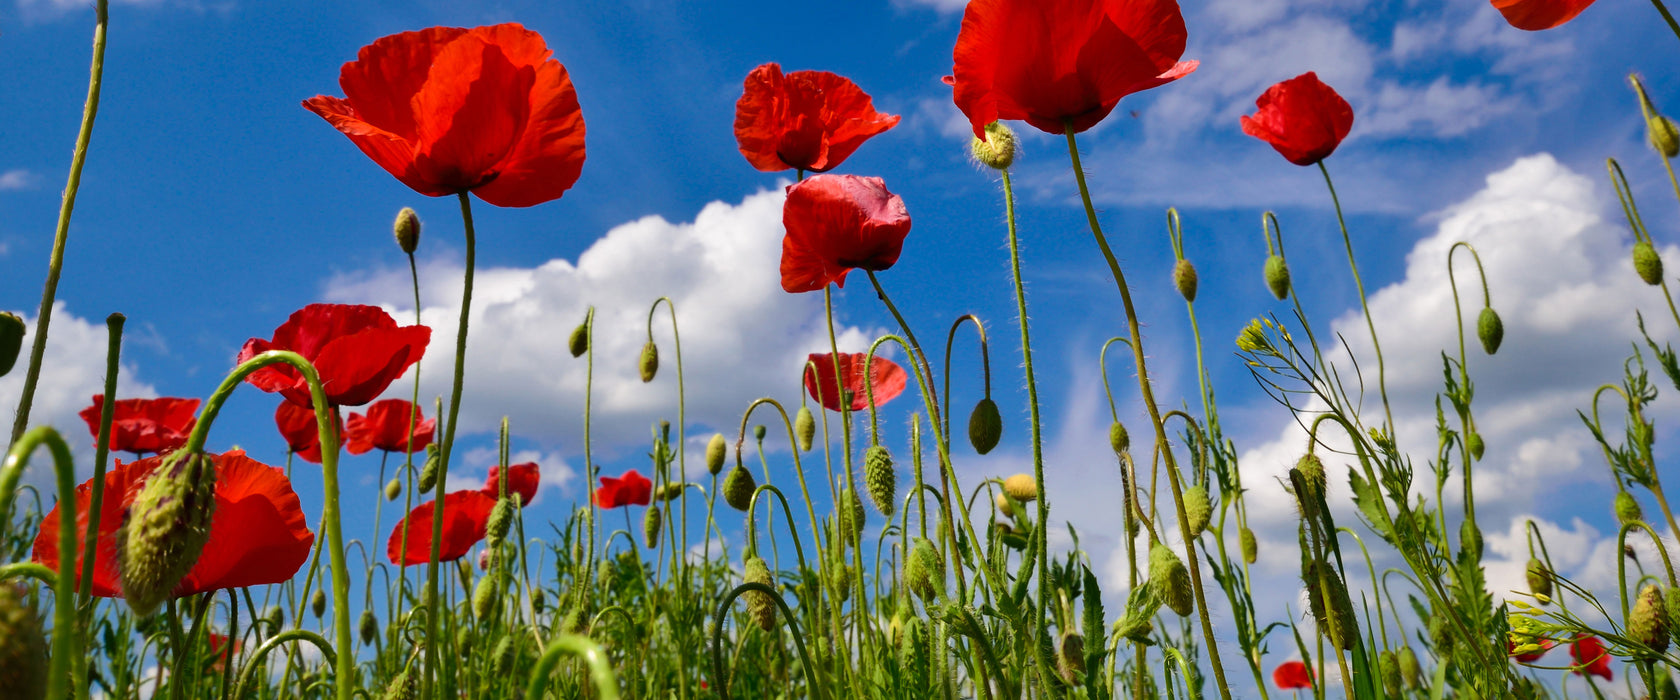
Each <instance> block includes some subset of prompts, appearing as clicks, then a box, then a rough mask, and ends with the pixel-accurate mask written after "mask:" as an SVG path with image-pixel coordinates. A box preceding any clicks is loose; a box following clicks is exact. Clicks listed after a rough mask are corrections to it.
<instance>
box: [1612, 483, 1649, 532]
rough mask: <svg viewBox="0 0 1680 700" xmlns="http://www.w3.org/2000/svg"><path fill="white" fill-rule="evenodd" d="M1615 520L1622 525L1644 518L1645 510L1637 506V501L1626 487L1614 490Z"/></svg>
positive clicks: (1640, 520)
mask: <svg viewBox="0 0 1680 700" xmlns="http://www.w3.org/2000/svg"><path fill="white" fill-rule="evenodd" d="M1615 506H1616V522H1619V523H1621V524H1623V525H1627V524H1628V523H1637V522H1642V521H1644V520H1645V511H1644V510H1643V509H1641V508H1640V507H1639V501H1638V500H1637V499H1635V498H1634V497H1633V494H1631V493H1628V492H1627V490H1626V489H1623V490H1621V491H1617V492H1616V504H1615Z"/></svg>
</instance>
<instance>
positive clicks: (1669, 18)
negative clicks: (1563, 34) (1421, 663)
mask: <svg viewBox="0 0 1680 700" xmlns="http://www.w3.org/2000/svg"><path fill="white" fill-rule="evenodd" d="M1651 4H1652V5H1655V6H1656V8H1657V12H1661V13H1662V18H1663V21H1664V22H1667V23H1668V30H1669V31H1671V32H1674V36H1675V37H1677V38H1680V23H1676V22H1675V21H1674V15H1672V14H1669V12H1668V6H1667V5H1664V4H1663V2H1662V0H1651ZM1595 690H1596V688H1595Z"/></svg>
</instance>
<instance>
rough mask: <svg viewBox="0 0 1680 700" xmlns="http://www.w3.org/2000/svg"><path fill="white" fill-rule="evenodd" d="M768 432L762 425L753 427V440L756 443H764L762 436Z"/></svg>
mask: <svg viewBox="0 0 1680 700" xmlns="http://www.w3.org/2000/svg"><path fill="white" fill-rule="evenodd" d="M769 432H770V429H769V428H766V427H764V424H763V423H760V424H758V425H755V426H753V440H755V441H758V442H764V436H765V435H767V434H769Z"/></svg>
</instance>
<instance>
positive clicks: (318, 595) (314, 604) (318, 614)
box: [309, 588, 327, 620]
mask: <svg viewBox="0 0 1680 700" xmlns="http://www.w3.org/2000/svg"><path fill="white" fill-rule="evenodd" d="M309 612H311V613H314V615H315V619H317V620H319V619H321V618H322V617H323V616H325V615H326V614H327V592H326V590H325V589H320V588H317V589H315V595H313V596H311V597H310V598H309Z"/></svg>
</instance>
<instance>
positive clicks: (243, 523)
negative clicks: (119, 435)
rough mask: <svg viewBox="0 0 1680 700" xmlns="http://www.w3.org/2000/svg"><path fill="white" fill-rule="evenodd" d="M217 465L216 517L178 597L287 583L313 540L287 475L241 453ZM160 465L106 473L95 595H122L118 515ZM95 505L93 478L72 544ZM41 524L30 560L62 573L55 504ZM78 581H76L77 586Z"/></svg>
mask: <svg viewBox="0 0 1680 700" xmlns="http://www.w3.org/2000/svg"><path fill="white" fill-rule="evenodd" d="M211 459H212V460H213V461H214V463H215V465H216V512H215V515H213V516H212V517H211V520H210V539H209V542H208V544H206V545H205V546H204V553H203V554H200V555H199V557H198V563H196V564H194V565H193V568H192V571H191V572H189V573H188V574H187V576H186V578H184V579H181V583H180V585H178V586H176V587H175V590H174V591H173V595H174V597H176V598H179V597H182V596H187V595H192V594H195V593H204V592H207V591H217V590H222V589H227V588H244V587H246V586H261V585H265V584H270V583H280V582H281V581H286V580H288V579H290V578H291V577H292V575H293V574H296V573H297V571H298V569H299V568H300V567H302V566H303V562H304V561H306V560H307V559H308V558H309V547H310V545H312V544H314V542H315V535H314V534H313V533H311V532H310V531H309V526H308V524H307V523H306V522H305V521H304V517H303V509H302V507H301V506H300V505H299V504H298V497H297V494H296V493H295V492H293V491H292V484H291V482H290V481H288V480H287V479H286V475H285V473H283V472H281V471H280V470H279V469H276V468H274V467H271V466H268V465H266V464H263V463H261V462H258V461H256V460H254V459H251V458H249V457H246V456H245V452H244V451H243V450H230V451H228V452H225V453H222V454H219V455H211ZM162 463H163V458H162V457H147V458H146V459H142V460H139V461H135V462H128V463H124V462H123V461H122V460H117V463H116V467H114V468H113V469H111V471H109V472H106V473H105V495H104V499H103V500H102V501H101V502H100V515H99V536H98V539H97V542H98V545H97V548H96V550H95V554H94V560H93V581H92V591H93V594H94V595H96V596H99V597H102V598H116V597H120V596H121V595H122V593H121V583H120V581H121V579H120V576H119V574H118V571H117V536H118V532H119V531H120V530H121V529H122V527H123V515H124V513H125V512H126V510H127V509H128V507H129V506H130V505H131V504H132V503H133V500H134V497H135V496H136V495H137V494H138V493H139V492H140V487H141V486H142V485H144V484H145V482H146V479H147V478H148V477H150V476H151V474H152V472H153V471H154V470H156V469H157V468H158V466H160V465H161V464H162ZM92 499H93V480H92V479H89V480H87V481H86V482H83V483H82V485H81V486H78V487H76V503H75V506H76V541H77V543H78V544H80V543H81V542H83V541H84V539H83V538H85V537H86V536H87V524H88V512H87V511H88V506H89V505H90V502H91V501H92ZM60 505H63V504H58V505H54V506H53V508H52V510H50V511H48V512H47V515H46V517H45V518H44V519H42V521H41V531H40V533H39V534H38V535H36V536H35V551H34V557H33V558H34V560H35V561H38V562H40V563H42V564H44V565H46V566H47V568H49V569H52V570H54V571H58V570H59V560H58V518H59V516H60V513H59V506H60ZM82 556H85V555H82V554H78V555H77V557H78V561H77V562H76V568H75V576H76V577H77V578H78V579H79V578H80V575H81V561H80V558H81V557H82ZM79 583H80V582H79V581H78V584H79Z"/></svg>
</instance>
